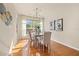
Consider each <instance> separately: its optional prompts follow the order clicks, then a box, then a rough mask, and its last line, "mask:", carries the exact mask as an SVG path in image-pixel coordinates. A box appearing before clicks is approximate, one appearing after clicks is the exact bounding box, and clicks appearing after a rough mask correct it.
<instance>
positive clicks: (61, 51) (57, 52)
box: [11, 39, 79, 56]
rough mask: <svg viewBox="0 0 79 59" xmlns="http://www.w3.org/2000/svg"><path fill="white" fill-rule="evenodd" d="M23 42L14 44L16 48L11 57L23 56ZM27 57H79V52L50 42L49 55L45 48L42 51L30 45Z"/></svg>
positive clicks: (23, 40)
mask: <svg viewBox="0 0 79 59" xmlns="http://www.w3.org/2000/svg"><path fill="white" fill-rule="evenodd" d="M25 42H26V40H25V39H22V40H20V41H19V42H18V43H17V44H16V47H15V48H14V49H13V50H12V54H11V55H13V56H23V55H22V54H23V52H22V50H23V47H24V43H25ZM26 53H27V52H26ZM26 56H27V55H26ZM29 56H79V51H76V50H74V49H72V48H69V47H67V46H64V45H62V44H60V43H57V42H55V41H51V52H50V53H48V51H47V49H46V48H45V50H44V51H43V50H42V49H39V48H34V47H33V46H32V45H31V44H30V47H29Z"/></svg>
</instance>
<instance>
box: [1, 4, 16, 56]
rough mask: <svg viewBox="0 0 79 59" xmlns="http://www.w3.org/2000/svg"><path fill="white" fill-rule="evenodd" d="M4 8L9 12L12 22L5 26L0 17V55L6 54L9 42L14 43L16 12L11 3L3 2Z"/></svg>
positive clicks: (8, 49) (9, 46)
mask: <svg viewBox="0 0 79 59" xmlns="http://www.w3.org/2000/svg"><path fill="white" fill-rule="evenodd" d="M4 5H5V7H6V9H7V10H9V11H10V12H11V15H12V17H13V20H12V23H11V24H10V25H9V26H6V25H5V23H4V22H3V21H2V20H1V18H0V52H1V53H0V55H8V54H9V51H10V48H11V44H12V41H13V45H14V44H15V43H16V39H17V35H16V20H17V14H16V10H15V9H14V7H13V5H12V4H4Z"/></svg>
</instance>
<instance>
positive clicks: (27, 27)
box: [22, 19, 44, 36]
mask: <svg viewBox="0 0 79 59" xmlns="http://www.w3.org/2000/svg"><path fill="white" fill-rule="evenodd" d="M38 27H39V30H36V29H37V28H38ZM32 30H35V31H37V32H38V31H39V32H40V33H42V32H43V30H44V29H43V21H42V20H33V19H26V20H23V21H22V35H23V36H26V34H28V32H29V31H32Z"/></svg>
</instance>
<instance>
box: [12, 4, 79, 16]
mask: <svg viewBox="0 0 79 59" xmlns="http://www.w3.org/2000/svg"><path fill="white" fill-rule="evenodd" d="M13 5H14V7H15V9H16V10H17V12H18V13H19V14H23V15H28V16H35V12H36V11H35V9H36V8H38V14H39V15H40V16H52V15H53V14H54V15H55V14H56V13H58V14H59V13H62V11H66V10H70V9H72V7H73V6H79V4H64V3H63V4H54V3H14V4H13ZM54 11H55V12H54Z"/></svg>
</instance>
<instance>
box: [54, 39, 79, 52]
mask: <svg viewBox="0 0 79 59" xmlns="http://www.w3.org/2000/svg"><path fill="white" fill-rule="evenodd" d="M53 41H56V42H58V43H60V44H62V45H65V46H67V47H70V48H72V49H74V50H77V51H79V49H78V48H75V47H72V46H70V45H67V44H65V43H63V42H60V41H57V40H53Z"/></svg>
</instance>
